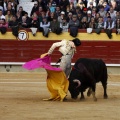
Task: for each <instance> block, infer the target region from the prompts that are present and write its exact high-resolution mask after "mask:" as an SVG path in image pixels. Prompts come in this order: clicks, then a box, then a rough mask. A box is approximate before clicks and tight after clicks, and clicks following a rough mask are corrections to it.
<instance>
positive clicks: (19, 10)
mask: <svg viewBox="0 0 120 120" xmlns="http://www.w3.org/2000/svg"><path fill="white" fill-rule="evenodd" d="M18 12H19V14H20V16H21V17H22V16H24V15H25V13H26V11H24V10H23V7H22V6H19V8H18Z"/></svg>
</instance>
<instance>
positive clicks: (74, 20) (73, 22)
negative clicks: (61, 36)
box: [69, 15, 80, 37]
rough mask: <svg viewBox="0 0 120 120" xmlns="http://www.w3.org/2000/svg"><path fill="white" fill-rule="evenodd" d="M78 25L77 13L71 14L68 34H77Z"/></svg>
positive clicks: (73, 35)
mask: <svg viewBox="0 0 120 120" xmlns="http://www.w3.org/2000/svg"><path fill="white" fill-rule="evenodd" d="M79 25H80V22H79V20H78V18H77V15H73V16H72V20H70V21H69V29H70V35H71V36H72V37H76V36H77V34H78V28H79Z"/></svg>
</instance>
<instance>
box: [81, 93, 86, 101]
mask: <svg viewBox="0 0 120 120" xmlns="http://www.w3.org/2000/svg"><path fill="white" fill-rule="evenodd" d="M84 99H85V97H84V94H83V92H81V97H80V100H84Z"/></svg>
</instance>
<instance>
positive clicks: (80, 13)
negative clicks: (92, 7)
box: [77, 12, 83, 22]
mask: <svg viewBox="0 0 120 120" xmlns="http://www.w3.org/2000/svg"><path fill="white" fill-rule="evenodd" d="M77 17H78V20H79V21H80V22H81V20H82V18H83V16H82V12H78V14H77Z"/></svg>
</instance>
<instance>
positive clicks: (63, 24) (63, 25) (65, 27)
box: [60, 17, 69, 32]
mask: <svg viewBox="0 0 120 120" xmlns="http://www.w3.org/2000/svg"><path fill="white" fill-rule="evenodd" d="M60 27H61V28H62V32H68V28H69V23H68V22H67V20H66V17H63V20H62V22H61V23H60Z"/></svg>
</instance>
